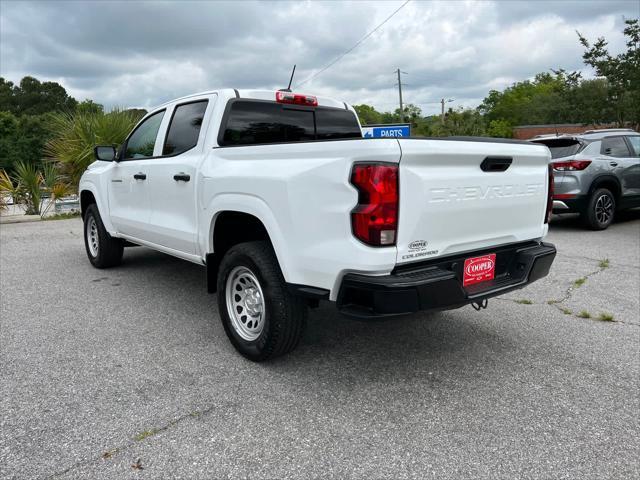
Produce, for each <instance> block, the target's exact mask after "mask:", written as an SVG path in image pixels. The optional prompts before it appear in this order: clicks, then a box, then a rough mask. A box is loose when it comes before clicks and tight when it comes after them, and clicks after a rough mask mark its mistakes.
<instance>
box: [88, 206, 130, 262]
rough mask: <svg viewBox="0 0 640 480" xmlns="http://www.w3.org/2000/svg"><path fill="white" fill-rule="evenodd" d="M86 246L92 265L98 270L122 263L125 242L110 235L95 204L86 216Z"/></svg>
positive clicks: (90, 207)
mask: <svg viewBox="0 0 640 480" xmlns="http://www.w3.org/2000/svg"><path fill="white" fill-rule="evenodd" d="M84 246H85V249H86V251H87V257H89V261H90V262H91V265H93V266H94V267H96V268H109V267H115V266H116V265H120V263H122V253H123V251H124V242H123V241H122V240H121V239H119V238H113V237H112V236H111V235H109V233H108V232H107V230H106V229H105V228H104V224H103V223H102V219H101V218H100V212H98V207H97V206H96V204H95V203H94V204H92V205H89V208H87V211H86V212H85V214H84Z"/></svg>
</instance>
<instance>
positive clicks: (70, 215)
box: [42, 212, 80, 220]
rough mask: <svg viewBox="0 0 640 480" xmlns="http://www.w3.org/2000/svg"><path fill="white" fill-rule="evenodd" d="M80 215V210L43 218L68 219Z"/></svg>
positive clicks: (43, 218)
mask: <svg viewBox="0 0 640 480" xmlns="http://www.w3.org/2000/svg"><path fill="white" fill-rule="evenodd" d="M79 216H80V212H67V213H56V214H55V215H50V216H48V217H42V220H67V219H69V218H76V217H79Z"/></svg>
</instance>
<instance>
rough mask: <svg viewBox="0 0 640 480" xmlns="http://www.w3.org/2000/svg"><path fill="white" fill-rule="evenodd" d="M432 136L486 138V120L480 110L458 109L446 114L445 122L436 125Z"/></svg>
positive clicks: (450, 110)
mask: <svg viewBox="0 0 640 480" xmlns="http://www.w3.org/2000/svg"><path fill="white" fill-rule="evenodd" d="M432 134H433V135H434V136H437V137H448V136H452V135H463V136H472V137H482V136H486V134H487V131H486V125H485V119H484V118H483V116H482V115H481V114H480V112H479V111H478V110H472V109H466V110H464V109H458V110H453V109H449V111H448V112H447V113H446V114H445V118H444V122H442V121H440V122H438V123H436V124H434V126H433V129H432Z"/></svg>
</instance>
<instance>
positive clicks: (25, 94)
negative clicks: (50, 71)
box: [0, 76, 78, 115]
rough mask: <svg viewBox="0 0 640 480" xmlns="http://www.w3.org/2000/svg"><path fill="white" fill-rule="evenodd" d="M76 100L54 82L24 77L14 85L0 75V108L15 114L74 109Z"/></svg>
mask: <svg viewBox="0 0 640 480" xmlns="http://www.w3.org/2000/svg"><path fill="white" fill-rule="evenodd" d="M77 104H78V102H77V101H76V100H75V99H74V98H73V97H71V96H69V94H67V91H66V90H65V89H64V87H63V86H62V85H60V84H59V83H56V82H40V81H39V80H38V79H36V78H33V77H29V76H27V77H24V78H23V79H22V80H20V85H14V84H13V83H12V82H8V81H6V80H5V79H4V78H1V77H0V110H2V111H7V112H12V113H14V114H16V115H40V114H43V113H47V112H54V111H63V110H68V111H70V110H74V109H75V108H76V106H77Z"/></svg>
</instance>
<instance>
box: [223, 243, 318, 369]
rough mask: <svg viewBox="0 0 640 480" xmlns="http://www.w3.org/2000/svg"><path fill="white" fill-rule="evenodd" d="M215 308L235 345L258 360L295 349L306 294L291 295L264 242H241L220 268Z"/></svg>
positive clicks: (272, 253) (303, 316) (299, 332)
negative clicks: (300, 295) (302, 296)
mask: <svg viewBox="0 0 640 480" xmlns="http://www.w3.org/2000/svg"><path fill="white" fill-rule="evenodd" d="M217 287H218V309H219V312H220V319H221V320H222V325H223V326H224V330H225V332H226V333H227V336H228V337H229V340H231V343H232V344H233V346H234V347H235V348H236V350H238V352H240V353H241V354H242V355H244V356H245V357H246V358H248V359H249V360H253V361H255V362H260V361H264V360H268V359H270V358H274V357H277V356H280V355H284V354H285V353H288V352H290V351H291V350H293V349H294V348H295V347H296V346H297V345H298V342H299V341H300V337H301V336H302V332H303V331H304V327H305V324H306V320H307V305H306V303H305V301H304V299H302V298H300V297H297V296H295V295H292V294H291V293H290V292H289V290H288V289H287V285H286V283H285V281H284V277H283V276H282V272H281V271H280V267H279V265H278V260H277V258H276V256H275V253H274V251H273V248H272V247H271V245H270V244H269V243H267V242H247V243H240V244H238V245H235V246H234V247H232V248H231V249H230V250H229V251H228V252H227V253H226V254H225V256H224V257H223V259H222V261H221V263H220V268H219V270H218V285H217Z"/></svg>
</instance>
